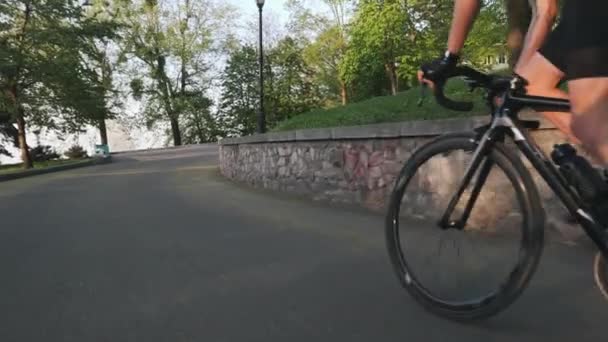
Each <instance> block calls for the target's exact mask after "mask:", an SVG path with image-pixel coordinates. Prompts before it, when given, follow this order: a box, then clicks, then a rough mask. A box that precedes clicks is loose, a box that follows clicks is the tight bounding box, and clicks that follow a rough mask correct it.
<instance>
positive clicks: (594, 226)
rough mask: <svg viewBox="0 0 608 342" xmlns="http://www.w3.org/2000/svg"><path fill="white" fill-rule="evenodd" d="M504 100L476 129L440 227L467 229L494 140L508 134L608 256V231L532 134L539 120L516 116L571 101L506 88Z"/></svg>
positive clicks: (489, 164) (562, 106)
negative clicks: (455, 216)
mask: <svg viewBox="0 0 608 342" xmlns="http://www.w3.org/2000/svg"><path fill="white" fill-rule="evenodd" d="M501 100H502V105H500V106H499V107H497V108H496V109H495V110H494V113H493V114H492V121H491V123H490V124H489V125H487V126H484V127H482V128H480V129H478V130H477V132H478V136H477V149H476V150H475V152H474V154H473V159H472V161H471V164H470V165H469V167H468V169H467V170H466V172H465V176H464V178H463V181H462V183H461V185H460V187H459V188H458V191H457V192H456V194H455V195H454V197H453V198H452V199H451V200H450V202H449V204H448V207H447V209H446V212H445V214H444V215H443V216H442V219H441V221H440V223H439V224H440V226H441V227H442V228H444V229H464V227H465V225H466V222H467V221H468V219H469V216H470V214H471V210H472V209H473V207H474V205H475V202H476V201H477V198H478V196H479V193H480V192H481V189H482V188H483V185H484V184H485V182H486V180H487V177H488V175H489V173H490V171H491V168H492V166H493V165H492V161H491V160H490V159H488V158H487V156H488V154H489V153H490V151H491V150H492V147H493V145H494V144H495V143H497V142H502V141H504V139H505V137H506V136H509V137H511V139H512V140H513V141H514V142H515V144H516V146H517V147H518V149H519V150H520V151H521V152H522V153H523V155H524V156H525V157H526V158H527V159H528V160H529V161H530V163H531V164H532V166H533V167H534V169H536V171H537V172H538V173H539V174H540V176H541V177H542V178H543V179H544V180H545V182H546V183H547V184H548V185H549V187H550V188H551V189H552V190H553V192H554V193H555V194H556V195H557V197H558V198H559V199H560V200H561V201H562V203H563V204H564V206H565V207H566V208H567V209H568V211H569V212H570V214H571V215H572V216H573V217H575V218H576V220H577V221H578V223H579V224H580V225H581V226H582V228H583V229H584V230H585V232H586V233H587V235H588V236H589V237H590V238H591V240H593V242H594V243H595V244H596V245H597V247H598V248H599V250H600V251H601V252H602V253H603V255H604V256H605V257H606V258H608V233H607V232H606V230H604V228H603V227H602V226H601V225H600V224H599V223H598V222H596V220H595V219H594V218H593V217H592V215H591V214H589V213H590V211H589V208H586V207H585V205H583V203H582V201H581V199H580V197H579V196H578V194H577V193H576V192H575V191H574V190H573V189H572V188H571V187H570V186H569V185H568V183H567V182H566V180H565V179H564V177H563V176H562V175H561V173H560V172H559V170H558V169H557V167H556V166H555V165H554V164H553V162H552V161H551V160H550V159H549V158H548V157H547V155H546V154H545V153H544V152H543V151H542V150H541V149H540V148H539V147H538V145H537V144H536V142H535V141H534V139H533V138H532V137H531V136H530V134H529V132H528V128H534V127H538V126H539V122H537V121H525V120H520V119H519V118H518V116H517V115H518V113H519V112H520V110H521V109H522V108H524V107H530V108H532V109H534V110H537V111H545V110H547V111H561V112H569V111H570V103H569V102H568V101H567V100H562V99H554V98H547V97H538V96H528V95H515V94H514V93H513V92H512V91H507V92H506V93H505V94H504V95H502V97H501ZM480 167H481V170H480ZM476 174H479V176H478V177H477V182H476V183H475V185H474V187H473V191H472V192H471V196H470V198H469V200H468V202H467V205H466V207H465V210H464V212H463V214H462V216H461V218H460V219H459V220H458V221H452V220H451V216H452V213H453V212H454V209H455V208H456V205H457V204H458V203H459V202H460V198H461V196H462V194H463V193H464V191H465V190H466V189H467V188H468V187H469V185H470V183H471V181H473V179H474V178H475V175H476Z"/></svg>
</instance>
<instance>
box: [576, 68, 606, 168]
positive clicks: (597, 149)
mask: <svg viewBox="0 0 608 342" xmlns="http://www.w3.org/2000/svg"><path fill="white" fill-rule="evenodd" d="M568 89H569V93H570V100H571V102H572V112H573V113H574V116H573V120H572V131H573V132H574V134H575V135H576V137H578V138H579V140H580V141H581V142H582V145H583V147H584V148H585V150H587V152H589V153H590V154H591V155H592V156H593V157H594V158H596V159H597V161H598V162H601V163H602V164H603V165H604V166H608V77H594V78H581V79H575V80H571V81H569V82H568Z"/></svg>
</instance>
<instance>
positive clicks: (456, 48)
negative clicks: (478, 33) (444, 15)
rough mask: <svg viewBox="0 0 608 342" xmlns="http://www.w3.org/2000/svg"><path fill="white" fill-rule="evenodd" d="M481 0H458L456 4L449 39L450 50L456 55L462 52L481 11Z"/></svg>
mask: <svg viewBox="0 0 608 342" xmlns="http://www.w3.org/2000/svg"><path fill="white" fill-rule="evenodd" d="M480 7H481V0H456V1H455V4H454V16H453V18H454V19H453V20H452V27H451V29H450V36H449V39H448V51H449V52H450V53H452V54H454V55H458V54H460V50H462V47H463V46H464V42H465V40H466V39H467V35H468V34H469V31H470V30H471V27H472V26H473V22H474V21H475V17H477V13H479V8H480Z"/></svg>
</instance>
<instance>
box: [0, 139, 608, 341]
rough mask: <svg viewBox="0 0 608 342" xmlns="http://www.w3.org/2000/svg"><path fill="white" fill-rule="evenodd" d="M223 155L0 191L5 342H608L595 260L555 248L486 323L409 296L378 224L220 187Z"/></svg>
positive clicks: (179, 158)
mask: <svg viewBox="0 0 608 342" xmlns="http://www.w3.org/2000/svg"><path fill="white" fill-rule="evenodd" d="M216 164H217V153H216V147H215V146H203V147H194V148H186V149H181V150H168V151H162V152H152V153H139V154H126V155H120V156H117V157H116V158H115V163H113V164H111V165H103V166H96V167H92V168H86V169H80V170H74V171H68V172H64V173H57V174H52V175H45V176H38V177H33V178H28V179H22V180H17V181H11V182H6V183H0V217H1V218H2V223H1V224H0V341H2V342H13V341H14V342H29V341H35V342H38V341H40V342H42V341H44V342H52V341H61V342H68V341H77V342H87V341H109V342H120V341H145V342H152V341H209V342H219V341H264V342H268V341H333V342H335V341H348V342H354V341H447V340H449V341H455V342H458V341H463V342H464V341H467V342H472V341H577V342H582V341H606V339H607V338H608V329H607V328H606V323H608V302H605V301H604V299H603V298H602V297H601V295H600V293H599V291H598V290H597V289H596V288H595V286H594V284H593V282H592V274H591V262H592V255H591V252H590V251H589V250H588V249H586V248H583V247H580V246H579V247H572V246H566V245H562V244H559V243H550V244H549V246H547V249H546V252H545V255H544V257H543V261H542V263H541V266H540V268H539V271H538V273H537V275H536V277H535V279H534V280H533V282H532V284H531V286H530V288H529V289H528V290H527V291H526V292H525V293H524V295H523V296H522V297H521V298H520V299H519V301H518V302H517V303H516V304H515V305H513V306H512V307H511V308H509V309H508V310H507V311H506V312H504V313H502V314H501V315H499V316H497V317H495V318H493V319H491V320H489V321H486V322H483V323H478V324H469V325H463V324H457V323H453V322H448V321H445V320H442V319H439V318H436V317H434V316H432V315H430V314H428V313H426V312H425V311H423V310H422V309H421V308H420V307H419V306H418V305H416V304H415V303H414V302H413V301H412V300H411V299H410V298H409V296H408V295H407V294H406V293H405V292H404V290H403V289H402V288H401V287H400V285H399V284H398V282H397V280H396V278H395V277H394V275H393V273H392V270H391V268H390V265H389V262H388V258H387V256H386V252H385V249H384V241H383V222H382V217H378V216H375V215H371V214H368V213H365V212H362V211H358V210H355V209H352V210H351V209H345V208H332V207H329V206H327V205H325V204H319V203H310V202H308V201H304V200H298V199H294V198H291V197H289V196H282V195H276V194H270V193H267V192H260V191H254V190H250V189H247V188H244V187H242V186H239V185H234V184H231V183H229V182H227V181H225V180H223V179H222V178H221V177H219V176H218V172H217V167H216Z"/></svg>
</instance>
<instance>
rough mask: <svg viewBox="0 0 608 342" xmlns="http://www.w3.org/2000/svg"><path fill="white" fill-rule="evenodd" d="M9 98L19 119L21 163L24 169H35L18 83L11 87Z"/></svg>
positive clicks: (18, 134)
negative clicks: (28, 142) (28, 144)
mask: <svg viewBox="0 0 608 342" xmlns="http://www.w3.org/2000/svg"><path fill="white" fill-rule="evenodd" d="M8 96H9V98H10V99H11V101H12V105H13V108H14V112H13V114H14V116H15V118H16V119H17V141H18V143H19V149H20V151H21V161H23V167H24V168H26V169H31V168H32V167H34V164H33V163H32V158H31V156H30V150H29V147H28V146H27V138H26V130H25V117H24V116H25V115H24V113H23V107H21V104H20V103H19V91H18V88H17V85H16V83H14V82H13V85H11V87H10V89H9V91H8Z"/></svg>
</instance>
